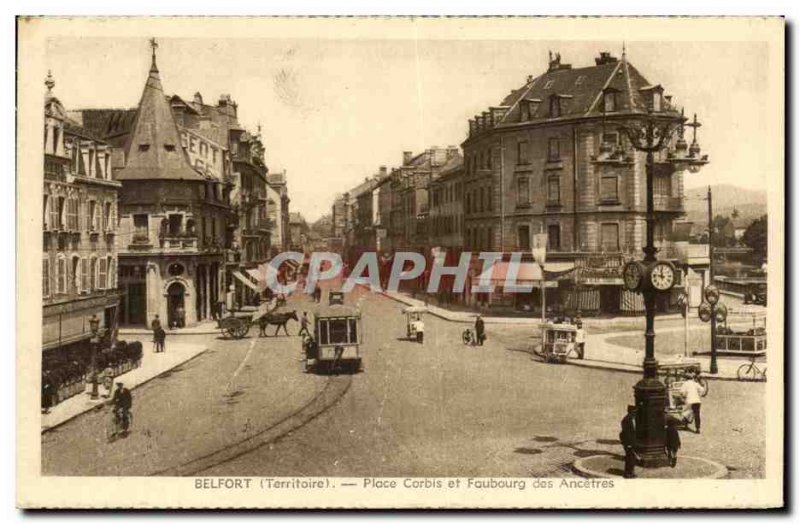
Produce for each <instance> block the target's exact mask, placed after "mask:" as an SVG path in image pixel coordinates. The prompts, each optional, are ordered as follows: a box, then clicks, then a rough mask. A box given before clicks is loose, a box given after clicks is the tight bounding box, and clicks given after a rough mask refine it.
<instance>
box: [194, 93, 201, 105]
mask: <svg viewBox="0 0 800 524" xmlns="http://www.w3.org/2000/svg"><path fill="white" fill-rule="evenodd" d="M194 103H195V104H198V105H203V95H201V94H200V91H198V92H197V93H195V94H194Z"/></svg>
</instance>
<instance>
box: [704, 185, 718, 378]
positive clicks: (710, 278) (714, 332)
mask: <svg viewBox="0 0 800 524" xmlns="http://www.w3.org/2000/svg"><path fill="white" fill-rule="evenodd" d="M706 199H707V200H708V285H709V286H712V285H714V242H713V241H712V236H713V234H714V218H713V217H714V214H713V208H712V205H711V186H708V196H707V197H706ZM710 326H711V363H710V364H709V366H708V371H709V373H711V374H712V375H716V374H717V372H718V371H719V370H718V368H717V340H716V338H717V315H716V314H714V313H713V312H712V314H711V322H710Z"/></svg>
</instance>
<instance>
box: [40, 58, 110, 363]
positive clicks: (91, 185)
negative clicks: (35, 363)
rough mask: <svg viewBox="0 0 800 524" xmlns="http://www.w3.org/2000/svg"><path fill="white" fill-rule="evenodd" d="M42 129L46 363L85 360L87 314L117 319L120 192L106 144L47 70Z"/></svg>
mask: <svg viewBox="0 0 800 524" xmlns="http://www.w3.org/2000/svg"><path fill="white" fill-rule="evenodd" d="M45 85H46V86H47V95H46V98H45V105H44V112H45V129H44V202H43V217H42V218H43V232H42V235H43V257H42V302H43V310H42V316H43V331H42V348H43V351H44V354H43V361H44V362H45V366H44V367H45V368H47V367H48V364H47V363H48V361H51V360H52V361H66V362H72V361H83V362H86V361H88V360H89V358H90V354H91V346H90V340H89V339H90V338H91V337H92V332H91V327H90V322H89V320H90V319H91V318H92V317H93V316H95V317H96V318H97V319H98V320H99V322H100V324H99V327H100V329H102V330H103V331H104V332H105V333H107V334H109V335H113V333H114V331H115V329H116V326H117V319H118V313H119V311H118V304H119V297H120V295H119V291H118V289H117V263H118V259H117V249H116V244H115V242H116V238H117V196H118V192H119V190H120V183H119V182H118V181H117V180H115V177H114V176H113V173H112V170H111V153H112V148H111V146H110V145H109V144H108V143H107V142H106V141H104V140H102V139H100V138H98V137H96V136H94V135H93V134H92V133H91V132H90V131H89V130H87V129H85V128H84V127H82V126H81V125H80V124H79V123H78V122H76V121H74V120H73V119H71V118H70V117H69V116H68V115H67V112H66V111H65V110H64V107H63V105H62V104H61V102H60V101H59V100H58V98H56V97H55V96H54V95H53V92H52V90H53V87H54V86H55V82H54V80H53V78H52V76H50V74H49V73H48V77H47V80H46V81H45Z"/></svg>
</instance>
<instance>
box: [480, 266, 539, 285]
mask: <svg viewBox="0 0 800 524" xmlns="http://www.w3.org/2000/svg"><path fill="white" fill-rule="evenodd" d="M509 266H510V263H509V262H495V264H494V265H493V266H492V277H491V281H492V283H493V284H503V283H504V282H505V281H506V275H508V270H509ZM541 280H542V269H541V268H540V267H539V264H537V263H535V262H521V263H520V264H519V265H518V268H517V278H516V283H517V284H531V283H538V282H540V281H541Z"/></svg>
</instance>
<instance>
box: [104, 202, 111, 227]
mask: <svg viewBox="0 0 800 524" xmlns="http://www.w3.org/2000/svg"><path fill="white" fill-rule="evenodd" d="M103 230H105V231H111V202H106V204H105V211H104V213H103Z"/></svg>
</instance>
